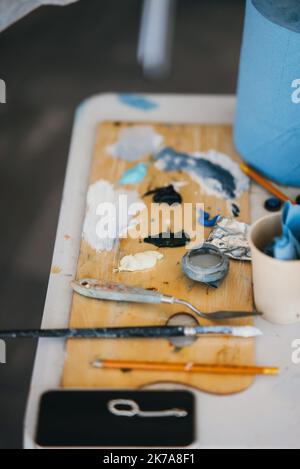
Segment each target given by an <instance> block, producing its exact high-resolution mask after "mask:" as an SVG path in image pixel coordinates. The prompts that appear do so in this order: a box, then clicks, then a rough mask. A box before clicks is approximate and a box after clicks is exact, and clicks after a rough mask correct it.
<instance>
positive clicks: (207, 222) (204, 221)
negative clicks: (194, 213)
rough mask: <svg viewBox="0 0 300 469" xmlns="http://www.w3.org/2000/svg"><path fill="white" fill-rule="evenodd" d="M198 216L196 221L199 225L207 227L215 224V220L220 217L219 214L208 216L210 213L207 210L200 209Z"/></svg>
mask: <svg viewBox="0 0 300 469" xmlns="http://www.w3.org/2000/svg"><path fill="white" fill-rule="evenodd" d="M199 213H200V217H199V219H198V222H199V223H200V225H203V226H206V227H207V228H212V227H214V226H215V225H216V223H217V221H218V220H219V218H220V215H216V216H215V217H213V218H210V214H209V213H208V212H204V211H203V210H200V212H199Z"/></svg>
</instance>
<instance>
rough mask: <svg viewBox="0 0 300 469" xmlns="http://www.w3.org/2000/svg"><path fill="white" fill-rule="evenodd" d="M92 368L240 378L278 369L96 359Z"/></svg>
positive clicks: (276, 371) (265, 374) (271, 374)
mask: <svg viewBox="0 0 300 469" xmlns="http://www.w3.org/2000/svg"><path fill="white" fill-rule="evenodd" d="M91 367H92V368H97V369H101V370H102V369H106V370H125V369H126V370H138V371H169V372H185V373H208V374H216V375H238V376H256V375H264V376H277V375H278V373H279V369H278V368H271V367H260V366H229V365H201V364H198V363H193V362H190V363H166V362H163V363H162V362H144V361H143V362H142V361H140V362H139V361H119V360H101V359H95V360H94V361H92V362H91Z"/></svg>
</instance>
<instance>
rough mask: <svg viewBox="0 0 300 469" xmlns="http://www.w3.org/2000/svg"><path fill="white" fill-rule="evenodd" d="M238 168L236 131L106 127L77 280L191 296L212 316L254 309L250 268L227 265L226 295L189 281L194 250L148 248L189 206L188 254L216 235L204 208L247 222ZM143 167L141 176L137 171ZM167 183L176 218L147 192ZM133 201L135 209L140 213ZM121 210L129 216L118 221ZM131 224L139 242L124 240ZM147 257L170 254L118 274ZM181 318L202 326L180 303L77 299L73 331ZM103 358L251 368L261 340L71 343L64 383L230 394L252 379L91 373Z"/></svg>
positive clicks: (93, 173) (92, 176)
mask: <svg viewBox="0 0 300 469" xmlns="http://www.w3.org/2000/svg"><path fill="white" fill-rule="evenodd" d="M238 161H239V157H238V155H237V154H236V153H235V151H234V146H233V143H232V129H231V127H230V126H225V125H224V126H223V125H166V124H153V123H151V124H149V123H140V124H136V123H134V124H133V123H126V122H123V123H120V122H106V123H102V124H101V125H99V128H98V129H97V135H96V143H95V150H94V157H93V162H92V166H91V173H90V188H89V191H88V194H87V214H86V219H85V222H84V225H83V240H82V243H81V249H80V255H79V259H78V267H77V278H97V279H99V280H103V281H113V282H120V283H125V284H127V285H130V286H137V287H142V288H146V289H157V290H159V291H161V292H162V293H164V294H167V295H174V296H176V297H180V298H183V299H186V300H188V301H190V302H191V303H192V304H195V305H196V306H197V307H198V308H199V309H201V310H202V311H204V312H208V313H209V312H212V311H217V310H233V311H234V310H237V311H241V310H243V311H252V310H253V300H252V283H251V266H250V265H249V263H246V262H237V261H230V272H229V275H228V276H227V278H226V279H225V280H224V282H223V283H222V285H221V286H220V287H219V289H217V290H214V289H210V288H209V287H206V286H205V285H202V284H200V283H197V282H194V281H193V280H190V279H188V278H187V277H186V276H185V275H184V274H183V272H182V269H181V260H182V258H183V256H184V255H185V254H186V252H187V250H186V246H185V245H181V246H179V247H174V248H170V247H161V248H159V247H157V246H155V245H153V244H148V243H145V242H144V240H145V238H148V237H149V234H150V232H151V234H152V233H154V234H158V233H163V232H165V231H166V230H170V231H172V232H174V233H176V232H178V231H180V229H179V228H178V219H179V218H180V216H181V217H182V209H183V204H190V207H191V213H192V216H191V219H190V223H189V224H188V226H187V227H186V226H184V231H185V233H186V234H187V235H188V237H189V238H190V239H191V243H190V244H189V246H191V247H192V246H194V245H199V243H202V242H203V241H204V240H205V239H206V237H207V236H208V234H209V232H210V229H208V228H206V229H205V228H204V227H203V225H202V224H199V223H198V220H197V213H198V212H197V210H198V209H199V210H200V209H202V210H203V209H205V211H207V212H209V213H210V214H211V216H214V215H217V214H221V215H223V216H227V217H232V216H233V209H234V212H235V214H236V215H238V217H237V219H238V220H240V221H244V222H249V193H248V181H247V179H246V178H245V177H244V176H243V175H241V173H240V171H239V167H238V164H236V162H238ZM137 165H138V170H135V167H136V166H137ZM193 167H194V168H195V170H193ZM124 175H125V176H126V178H125V179H124ZM124 182H125V184H124ZM169 185H173V187H174V189H175V190H176V192H177V193H178V194H180V197H181V199H182V202H183V204H180V203H178V204H177V205H175V206H174V207H172V208H173V209H174V210H173V212H171V214H170V211H169V208H170V206H169V205H168V204H167V203H166V204H159V205H158V207H159V209H160V212H158V213H157V212H154V213H153V211H152V208H153V207H152V205H151V204H152V202H153V194H148V195H146V196H145V194H147V193H149V192H152V191H153V190H155V189H157V188H161V187H164V186H166V187H167V186H169ZM124 195H127V201H129V202H130V203H129V205H130V206H131V210H130V213H128V211H127V208H126V207H125V208H124V206H122V205H121V203H120V200H121V199H122V196H124ZM120 198H121V199H120ZM99 203H100V204H103V203H106V204H107V205H106V208H107V209H108V210H112V211H111V212H109V211H108V212H105V211H102V209H103V207H102V208H100V209H99ZM132 204H135V205H134V207H132ZM197 204H199V207H198V205H197ZM203 204H204V206H203ZM109 207H110V208H109ZM236 207H238V209H239V210H238V213H237V211H236ZM120 213H121V215H122V216H121V218H120V219H119V218H118V217H119V215H120ZM116 218H118V221H117V223H116V225H115V231H114V236H112V237H110V238H109V239H106V240H105V241H103V238H102V239H101V238H99V233H102V234H103V233H104V232H106V233H107V230H109V229H113V223H112V222H113V221H114V220H115V219H116ZM184 218H185V212H184ZM181 219H182V218H181ZM128 227H129V232H130V233H131V234H134V236H130V237H126V236H124V232H126V230H128ZM145 227H146V228H145ZM101 230H102V231H101ZM105 230H106V231H105ZM150 250H151V251H153V250H157V252H159V253H161V254H163V258H162V259H161V260H159V262H157V263H156V264H155V266H154V267H152V268H149V269H146V270H143V271H137V272H128V271H119V269H118V267H119V265H120V260H121V259H122V258H124V256H128V255H134V254H136V253H142V252H145V251H150ZM182 313H184V314H183V316H182V315H181V317H182V318H183V319H182V321H183V323H184V322H185V323H186V324H189V322H190V321H193V324H194V321H195V319H197V320H198V319H199V318H195V317H191V315H190V313H188V311H184V309H183V307H182V308H181V307H178V306H176V305H150V304H149V305H147V304H146V305H144V304H128V303H115V302H105V301H99V300H91V299H88V298H84V297H82V296H79V295H78V294H74V297H73V302H72V308H71V314H70V326H71V327H106V326H107V327H116V326H149V325H166V324H167V323H168V322H170V320H171V319H172V317H173V316H175V315H178V314H182ZM204 323H205V321H202V322H201V324H204ZM228 323H230V324H233V325H247V324H251V323H252V320H251V318H250V319H249V318H248V319H242V320H232V321H228ZM99 356H101V358H102V359H111V360H140V359H143V360H149V361H155V360H157V361H164V362H168V361H170V362H183V363H185V362H190V361H195V362H198V363H205V364H219V365H220V364H225V365H253V364H254V341H253V340H251V339H249V340H243V339H236V338H225V337H218V338H201V339H198V340H196V341H193V343H190V344H189V345H188V346H183V347H178V346H175V345H174V343H171V342H169V341H167V340H147V341H143V340H139V339H134V340H130V341H128V340H110V341H105V340H91V341H89V340H79V341H73V340H69V341H68V344H67V356H66V362H65V368H64V374H63V381H62V384H63V386H64V387H68V388H70V387H79V388H85V387H88V388H93V387H95V388H106V389H112V388H115V389H117V388H122V389H129V388H131V389H134V388H140V387H145V386H147V385H151V384H153V383H157V382H163V383H165V382H176V383H183V384H187V385H189V386H193V387H195V388H198V389H201V390H204V391H207V392H212V393H216V394H229V393H235V392H239V391H241V390H243V389H246V388H247V387H248V386H249V385H250V384H251V383H252V381H253V380H252V378H251V377H245V376H243V377H239V376H226V377H220V376H214V375H204V374H202V375H201V374H199V375H196V374H188V373H183V372H176V373H175V372H154V371H153V372H145V371H128V370H126V371H124V370H100V369H94V368H92V367H91V366H90V363H91V362H92V361H93V359H94V358H95V357H99Z"/></svg>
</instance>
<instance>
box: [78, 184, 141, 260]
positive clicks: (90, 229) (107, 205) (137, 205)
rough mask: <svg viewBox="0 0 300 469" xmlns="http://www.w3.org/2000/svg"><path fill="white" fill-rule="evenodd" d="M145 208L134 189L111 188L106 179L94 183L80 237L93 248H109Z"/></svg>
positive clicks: (101, 249) (106, 249) (90, 189)
mask: <svg viewBox="0 0 300 469" xmlns="http://www.w3.org/2000/svg"><path fill="white" fill-rule="evenodd" d="M145 207H146V206H145V204H144V203H143V202H142V201H141V199H140V197H139V194H138V193H137V192H136V191H134V190H132V191H130V190H125V189H114V187H113V185H112V184H111V183H110V182H108V181H105V180H100V181H97V182H95V183H94V184H92V185H91V186H90V187H89V190H88V194H87V212H86V216H85V221H84V226H83V239H84V240H85V241H86V242H87V243H88V244H89V246H91V248H93V249H95V250H96V251H112V250H113V248H114V247H115V245H116V243H117V242H118V240H119V238H120V237H121V236H124V235H126V233H127V231H128V229H129V228H130V227H133V226H135V225H136V224H137V223H138V221H137V220H136V219H135V218H134V217H135V216H136V215H137V214H138V213H139V212H140V211H142V210H143V209H144V208H145Z"/></svg>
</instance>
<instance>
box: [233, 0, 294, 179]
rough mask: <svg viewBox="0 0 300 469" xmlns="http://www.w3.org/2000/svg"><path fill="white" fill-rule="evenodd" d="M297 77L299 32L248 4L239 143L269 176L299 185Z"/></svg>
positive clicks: (249, 159)
mask: <svg viewBox="0 0 300 469" xmlns="http://www.w3.org/2000/svg"><path fill="white" fill-rule="evenodd" d="M258 3H259V2H258V1H256V4H258ZM262 3H266V2H262ZM274 3H276V2H274ZM277 3H278V2H277ZM297 12H298V13H299V15H300V2H299V3H298V6H297V7H294V10H293V14H295V13H297ZM264 14H266V11H264ZM273 19H274V18H273ZM297 79H300V34H299V33H297V32H295V31H292V30H290V29H288V27H283V26H280V25H278V24H276V23H274V22H272V21H270V20H269V19H268V18H266V16H264V15H263V14H261V13H260V12H259V11H258V10H257V8H256V7H255V6H254V5H253V3H252V0H247V8H246V20H245V31H244V39H243V47H242V54H241V63H240V75H239V86H238V104H237V112H236V123H235V137H234V138H235V144H236V147H237V150H238V151H239V153H240V154H241V156H242V157H243V158H244V159H245V160H246V161H247V162H248V163H249V164H250V165H251V166H253V167H254V168H256V169H257V170H258V171H259V172H260V173H262V174H264V175H265V176H266V177H267V178H269V179H273V180H275V181H277V182H279V183H282V184H287V185H294V186H297V187H300V99H299V102H298V103H297V102H293V101H295V99H294V97H297V96H298V97H300V92H299V93H298V88H299V91H300V81H299V84H298V85H297V84H296V82H295V80H297ZM292 85H293V86H292ZM296 101H297V99H296Z"/></svg>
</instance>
